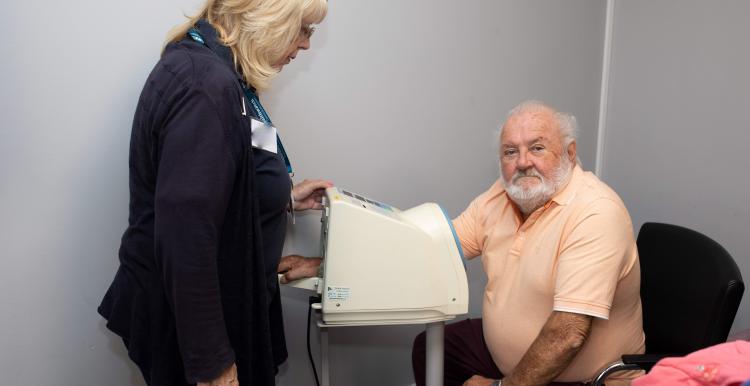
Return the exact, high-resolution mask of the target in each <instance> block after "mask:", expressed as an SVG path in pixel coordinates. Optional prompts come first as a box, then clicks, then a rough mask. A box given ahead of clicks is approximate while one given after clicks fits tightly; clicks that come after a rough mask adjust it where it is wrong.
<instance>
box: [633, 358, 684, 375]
mask: <svg viewBox="0 0 750 386" xmlns="http://www.w3.org/2000/svg"><path fill="white" fill-rule="evenodd" d="M678 356H682V355H679V354H631V355H623V356H622V363H624V364H626V365H635V366H638V368H639V369H641V370H645V371H646V372H649V371H651V368H652V367H654V365H655V364H656V362H658V361H660V360H662V359H664V358H667V357H678Z"/></svg>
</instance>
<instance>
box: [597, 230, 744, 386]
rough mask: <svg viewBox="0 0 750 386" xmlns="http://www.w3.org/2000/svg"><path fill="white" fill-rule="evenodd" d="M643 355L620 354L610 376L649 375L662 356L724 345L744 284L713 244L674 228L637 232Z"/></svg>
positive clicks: (604, 374)
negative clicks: (621, 373)
mask: <svg viewBox="0 0 750 386" xmlns="http://www.w3.org/2000/svg"><path fill="white" fill-rule="evenodd" d="M637 244H638V254H639V256H640V262H641V302H642V303H643V330H644V331H645V333H646V353H645V354H643V355H623V356H622V361H620V362H617V363H614V364H612V365H610V366H609V367H607V368H606V369H604V370H603V371H602V372H601V373H600V374H599V375H598V376H597V377H596V379H595V380H594V382H593V385H602V384H603V382H604V380H605V378H606V377H607V376H609V375H610V374H611V373H613V372H616V371H623V370H645V371H649V370H651V368H652V367H653V366H654V364H655V363H656V362H657V361H658V360H659V359H662V358H665V357H674V356H684V355H687V354H689V353H691V352H693V351H697V350H700V349H702V348H706V347H708V346H713V345H715V344H719V343H722V342H724V341H726V339H727V335H728V334H729V330H730V328H731V327H732V322H733V321H734V317H735V315H736V314H737V308H738V307H739V305H740V300H741V299H742V292H743V291H744V289H745V285H744V283H743V282H742V275H741V274H740V270H739V269H738V268H737V264H735V262H734V260H733V259H732V256H730V255H729V253H728V252H727V251H726V250H725V249H724V248H723V247H722V246H721V245H719V244H718V243H717V242H715V241H714V240H712V239H710V238H708V237H707V236H705V235H703V234H700V233H698V232H696V231H693V230H690V229H687V228H683V227H680V226H676V225H669V224H659V223H645V224H643V226H641V230H640V232H639V233H638V241H637Z"/></svg>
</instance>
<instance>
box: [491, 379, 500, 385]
mask: <svg viewBox="0 0 750 386" xmlns="http://www.w3.org/2000/svg"><path fill="white" fill-rule="evenodd" d="M502 385H503V380H502V379H498V380H496V381H495V382H492V383H490V386H502Z"/></svg>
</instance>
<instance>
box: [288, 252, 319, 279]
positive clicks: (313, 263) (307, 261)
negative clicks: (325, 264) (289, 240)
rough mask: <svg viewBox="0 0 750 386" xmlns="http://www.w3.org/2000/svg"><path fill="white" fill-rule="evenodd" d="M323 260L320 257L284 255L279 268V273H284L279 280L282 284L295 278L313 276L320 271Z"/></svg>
mask: <svg viewBox="0 0 750 386" xmlns="http://www.w3.org/2000/svg"><path fill="white" fill-rule="evenodd" d="M322 260H323V259H321V258H319V257H302V256H299V255H289V256H284V257H282V258H281V261H280V262H279V268H278V270H277V272H278V273H283V274H284V276H282V277H281V279H280V280H279V281H280V282H281V284H286V283H289V282H290V281H293V280H299V279H304V278H306V277H313V276H315V275H316V274H317V273H318V267H319V266H320V262H321V261H322Z"/></svg>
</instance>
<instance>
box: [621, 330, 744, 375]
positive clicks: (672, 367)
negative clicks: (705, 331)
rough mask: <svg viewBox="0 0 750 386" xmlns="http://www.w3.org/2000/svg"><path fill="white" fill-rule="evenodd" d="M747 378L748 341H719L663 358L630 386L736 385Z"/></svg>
mask: <svg viewBox="0 0 750 386" xmlns="http://www.w3.org/2000/svg"><path fill="white" fill-rule="evenodd" d="M748 379H750V342H748V341H744V340H738V341H734V342H729V343H722V344H719V345H716V346H711V347H708V348H705V349H703V350H699V351H696V352H694V353H692V354H690V355H688V356H685V357H679V358H664V359H662V360H660V361H659V362H658V363H656V366H654V368H653V369H651V371H650V372H649V373H648V374H646V375H644V376H642V377H640V378H637V379H635V380H633V383H632V386H651V385H687V386H714V385H716V386H736V385H741V384H742V383H743V382H744V381H747V380H748Z"/></svg>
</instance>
